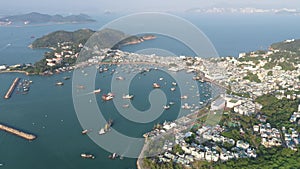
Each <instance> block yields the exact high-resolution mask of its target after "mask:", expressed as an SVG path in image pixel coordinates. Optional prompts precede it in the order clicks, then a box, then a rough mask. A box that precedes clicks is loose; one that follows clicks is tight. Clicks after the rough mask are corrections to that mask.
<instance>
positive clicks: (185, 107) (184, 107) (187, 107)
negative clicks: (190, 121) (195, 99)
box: [181, 103, 192, 110]
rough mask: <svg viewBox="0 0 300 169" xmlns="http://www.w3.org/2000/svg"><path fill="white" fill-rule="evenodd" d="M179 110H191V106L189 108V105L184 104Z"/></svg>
mask: <svg viewBox="0 0 300 169" xmlns="http://www.w3.org/2000/svg"><path fill="white" fill-rule="evenodd" d="M181 108H183V109H187V110H188V109H191V108H192V107H191V106H189V104H188V103H184V105H182V106H181Z"/></svg>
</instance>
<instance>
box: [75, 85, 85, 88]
mask: <svg viewBox="0 0 300 169" xmlns="http://www.w3.org/2000/svg"><path fill="white" fill-rule="evenodd" d="M77 89H85V86H83V85H78V86H77Z"/></svg>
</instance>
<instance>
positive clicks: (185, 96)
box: [180, 95, 188, 99]
mask: <svg viewBox="0 0 300 169" xmlns="http://www.w3.org/2000/svg"><path fill="white" fill-rule="evenodd" d="M180 98H181V99H187V98H188V96H187V95H183V96H181V97H180Z"/></svg>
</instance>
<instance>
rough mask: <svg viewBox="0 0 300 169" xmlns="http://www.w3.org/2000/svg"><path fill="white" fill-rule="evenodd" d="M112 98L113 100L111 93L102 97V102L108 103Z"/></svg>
mask: <svg viewBox="0 0 300 169" xmlns="http://www.w3.org/2000/svg"><path fill="white" fill-rule="evenodd" d="M113 98H114V94H112V93H108V94H104V95H102V100H104V101H109V100H112V99H113Z"/></svg>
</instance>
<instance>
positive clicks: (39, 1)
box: [0, 0, 300, 15]
mask: <svg viewBox="0 0 300 169" xmlns="http://www.w3.org/2000/svg"><path fill="white" fill-rule="evenodd" d="M210 7H224V8H231V7H232V8H240V7H255V8H263V9H270V8H296V9H300V1H299V0H289V1H287V0H2V2H1V6H0V15H9V14H24V13H28V12H33V11H34V12H41V13H49V14H56V13H58V14H71V13H72V14H79V13H86V14H93V15H94V14H103V13H104V12H107V11H109V12H113V13H132V12H149V11H155V12H184V11H187V10H189V9H193V8H210Z"/></svg>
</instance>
